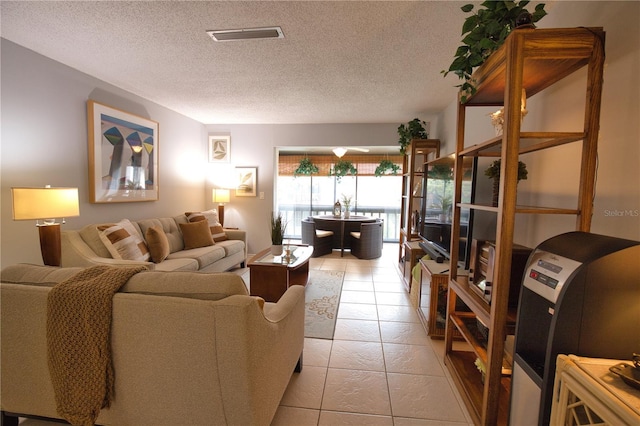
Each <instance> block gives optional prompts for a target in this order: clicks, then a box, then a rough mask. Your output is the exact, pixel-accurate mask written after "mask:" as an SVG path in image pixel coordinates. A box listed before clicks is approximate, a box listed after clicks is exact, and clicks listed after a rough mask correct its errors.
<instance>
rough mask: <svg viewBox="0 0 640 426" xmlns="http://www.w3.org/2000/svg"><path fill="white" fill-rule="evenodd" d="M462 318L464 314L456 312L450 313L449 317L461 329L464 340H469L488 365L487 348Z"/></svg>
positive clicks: (476, 352)
mask: <svg viewBox="0 0 640 426" xmlns="http://www.w3.org/2000/svg"><path fill="white" fill-rule="evenodd" d="M467 317H469V316H467ZM462 318H464V317H463V316H462V315H459V314H455V313H454V314H451V315H449V319H451V322H453V324H454V325H455V326H456V328H457V329H458V330H459V331H460V334H461V335H462V337H464V340H466V341H467V343H468V344H469V346H471V348H472V349H473V352H474V353H475V354H476V356H477V357H478V358H480V359H481V360H482V362H483V363H484V364H485V365H486V364H487V349H486V348H485V347H484V346H483V345H482V344H481V343H480V341H479V340H478V339H476V337H475V336H474V335H473V333H471V331H470V330H469V328H468V327H467V326H466V324H465V322H464V321H463V320H462ZM473 318H474V319H475V315H473Z"/></svg>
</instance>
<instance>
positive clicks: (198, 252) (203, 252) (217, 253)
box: [165, 245, 227, 269]
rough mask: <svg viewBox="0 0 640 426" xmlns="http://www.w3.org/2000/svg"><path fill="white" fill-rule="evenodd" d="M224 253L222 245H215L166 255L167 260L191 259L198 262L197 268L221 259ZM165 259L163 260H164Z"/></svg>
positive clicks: (202, 267)
mask: <svg viewBox="0 0 640 426" xmlns="http://www.w3.org/2000/svg"><path fill="white" fill-rule="evenodd" d="M226 255H227V254H226V251H225V249H224V247H218V245H215V246H207V247H199V248H195V249H191V250H182V251H178V252H175V253H171V254H170V255H169V256H168V257H167V260H175V259H193V260H195V261H196V262H198V269H204V268H206V267H207V266H209V265H211V264H212V263H214V262H217V261H218V260H220V259H222V258H223V257H225V256H226ZM167 260H165V262H166V261H167Z"/></svg>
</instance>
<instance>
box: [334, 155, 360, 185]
mask: <svg viewBox="0 0 640 426" xmlns="http://www.w3.org/2000/svg"><path fill="white" fill-rule="evenodd" d="M356 173H358V170H357V169H356V166H354V165H353V163H352V162H351V161H348V160H338V161H337V162H336V164H334V165H333V168H332V169H331V170H329V176H335V177H336V181H338V182H340V179H342V177H343V176H346V175H347V174H351V175H354V176H355V175H356Z"/></svg>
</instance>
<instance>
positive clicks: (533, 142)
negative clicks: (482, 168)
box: [459, 132, 584, 158]
mask: <svg viewBox="0 0 640 426" xmlns="http://www.w3.org/2000/svg"><path fill="white" fill-rule="evenodd" d="M582 139H584V133H583V132H521V133H520V141H519V142H520V143H519V150H518V152H519V153H520V154H527V153H529V152H535V151H540V150H542V149H547V148H551V147H554V146H560V145H565V144H568V143H572V142H577V141H580V140H582ZM501 150H502V136H496V137H495V138H491V139H489V140H487V141H485V142H482V143H479V144H476V145H472V146H470V147H468V148H465V149H464V150H462V151H460V154H459V155H461V156H469V157H496V158H497V157H500V154H501Z"/></svg>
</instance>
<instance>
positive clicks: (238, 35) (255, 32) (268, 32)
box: [207, 27, 284, 41]
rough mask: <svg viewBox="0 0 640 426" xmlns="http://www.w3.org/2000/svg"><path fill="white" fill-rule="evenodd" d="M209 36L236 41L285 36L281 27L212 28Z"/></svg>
mask: <svg viewBox="0 0 640 426" xmlns="http://www.w3.org/2000/svg"><path fill="white" fill-rule="evenodd" d="M207 34H209V37H211V38H212V39H213V40H214V41H236V40H250V39H260V38H284V33H283V32H282V28H280V27H266V28H242V29H239V30H210V31H207Z"/></svg>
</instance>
